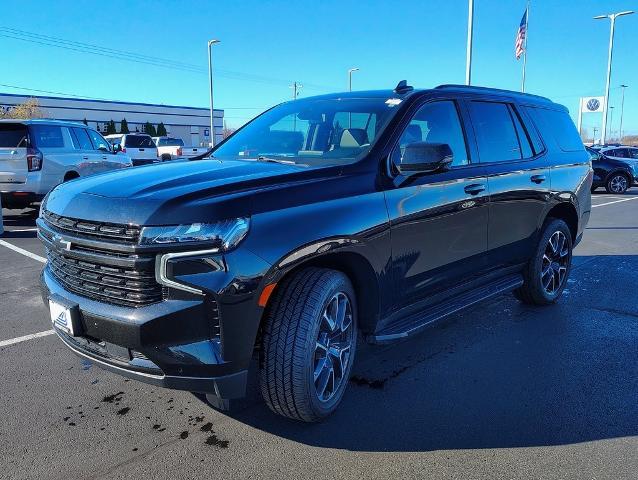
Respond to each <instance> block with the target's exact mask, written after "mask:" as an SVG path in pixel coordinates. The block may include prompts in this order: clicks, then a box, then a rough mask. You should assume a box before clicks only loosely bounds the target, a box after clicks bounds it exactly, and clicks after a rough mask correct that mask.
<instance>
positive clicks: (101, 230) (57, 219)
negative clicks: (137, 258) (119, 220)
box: [43, 210, 141, 243]
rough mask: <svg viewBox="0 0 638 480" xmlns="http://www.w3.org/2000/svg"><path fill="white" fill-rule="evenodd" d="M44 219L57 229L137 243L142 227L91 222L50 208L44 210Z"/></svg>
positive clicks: (79, 234) (80, 234)
mask: <svg viewBox="0 0 638 480" xmlns="http://www.w3.org/2000/svg"><path fill="white" fill-rule="evenodd" d="M43 217H44V220H45V221H46V222H47V223H48V224H49V225H50V226H52V227H54V228H55V229H56V230H61V231H63V232H68V233H72V234H74V235H77V236H80V237H85V238H91V239H96V240H100V239H103V240H108V241H111V242H113V241H115V242H126V243H137V241H138V239H139V238H140V230H141V229H140V227H138V226H136V225H118V224H113V223H102V222H91V221H87V220H78V219H76V218H70V217H63V216H61V215H56V214H55V213H51V212H49V211H48V210H45V211H44V212H43Z"/></svg>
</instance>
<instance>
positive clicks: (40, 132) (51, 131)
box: [31, 125, 64, 148]
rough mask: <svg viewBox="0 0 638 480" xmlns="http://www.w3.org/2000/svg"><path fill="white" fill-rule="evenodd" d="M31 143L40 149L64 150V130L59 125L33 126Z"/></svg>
mask: <svg viewBox="0 0 638 480" xmlns="http://www.w3.org/2000/svg"><path fill="white" fill-rule="evenodd" d="M31 141H32V142H33V143H34V145H35V146H36V147H38V148H63V147H64V137H63V136H62V128H61V127H59V126H57V125H32V126H31Z"/></svg>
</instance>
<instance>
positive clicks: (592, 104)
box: [580, 97, 605, 113]
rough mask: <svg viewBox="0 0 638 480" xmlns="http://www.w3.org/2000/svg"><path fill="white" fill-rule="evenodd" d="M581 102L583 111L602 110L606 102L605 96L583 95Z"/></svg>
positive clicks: (594, 111) (593, 111)
mask: <svg viewBox="0 0 638 480" xmlns="http://www.w3.org/2000/svg"><path fill="white" fill-rule="evenodd" d="M580 102H581V103H580V105H581V112H583V113H596V112H602V111H603V108H604V104H605V97H583V98H581V101H580Z"/></svg>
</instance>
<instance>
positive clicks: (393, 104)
mask: <svg viewBox="0 0 638 480" xmlns="http://www.w3.org/2000/svg"><path fill="white" fill-rule="evenodd" d="M399 103H401V99H400V98H388V99H387V100H386V101H385V104H386V105H387V106H388V107H396V106H397V105H398V104H399Z"/></svg>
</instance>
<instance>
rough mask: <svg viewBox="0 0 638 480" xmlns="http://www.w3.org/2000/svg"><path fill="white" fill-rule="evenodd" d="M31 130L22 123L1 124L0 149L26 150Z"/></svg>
mask: <svg viewBox="0 0 638 480" xmlns="http://www.w3.org/2000/svg"><path fill="white" fill-rule="evenodd" d="M28 140H29V130H28V129H27V126H26V125H22V124H20V123H0V148H25V147H27V146H28Z"/></svg>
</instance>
